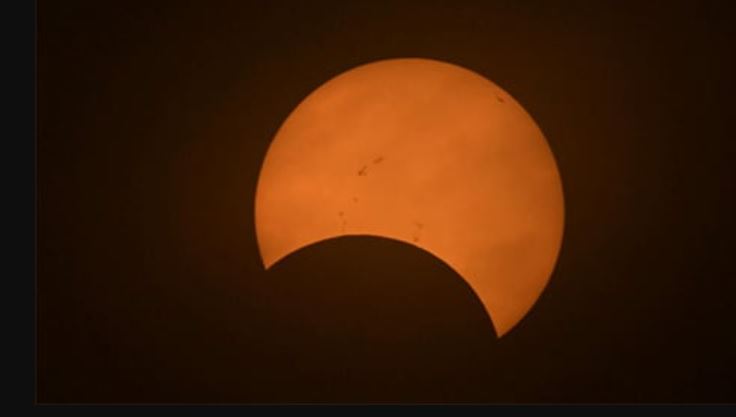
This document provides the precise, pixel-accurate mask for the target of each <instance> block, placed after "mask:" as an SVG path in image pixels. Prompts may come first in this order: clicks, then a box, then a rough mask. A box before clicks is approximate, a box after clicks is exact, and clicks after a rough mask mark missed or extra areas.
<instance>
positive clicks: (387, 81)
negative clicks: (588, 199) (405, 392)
mask: <svg viewBox="0 0 736 417" xmlns="http://www.w3.org/2000/svg"><path fill="white" fill-rule="evenodd" d="M563 220H564V208H563V194H562V185H561V181H560V176H559V173H558V170H557V165H556V163H555V160H554V157H553V155H552V152H551V150H550V148H549V146H548V144H547V141H546V140H545V138H544V136H543V134H542V132H541V131H540V129H539V128H538V127H537V125H536V123H535V122H534V120H533V119H532V118H531V117H530V116H529V114H527V112H526V111H525V110H524V109H523V108H522V107H521V106H520V105H519V103H517V102H516V100H514V99H513V98H512V97H511V96H510V95H509V94H508V93H507V92H505V91H504V90H502V89H501V88H499V87H498V86H497V85H495V84H494V83H492V82H491V81H489V80H487V79H485V78H483V77H481V76H480V75H478V74H476V73H474V72H472V71H469V70H467V69H464V68H462V67H458V66H456V65H452V64H448V63H444V62H439V61H434V60H428V59H413V58H412V59H391V60H385V61H378V62H374V63H370V64H367V65H363V66H360V67H357V68H354V69H352V70H349V71H347V72H345V73H343V74H341V75H339V76H337V77H335V78H333V79H332V80H330V81H328V82H326V83H325V84H323V85H322V86H321V87H319V88H318V89H317V90H315V91H314V92H313V93H312V94H310V95H309V96H308V97H307V98H306V99H304V101H302V102H301V103H300V104H299V105H298V106H297V107H296V109H295V110H294V111H293V112H292V113H291V114H290V115H289V117H288V118H287V119H286V121H285V122H284V123H283V125H282V126H281V128H280V129H279V131H278V132H277V134H276V136H275V138H274V139H273V142H272V143H271V145H270V148H269V149H268V152H267V154H266V157H265V160H264V162H263V166H262V168H261V173H260V177H259V180H258V186H257V191H256V199H255V222H256V224H255V225H256V233H257V239H258V245H259V249H260V251H261V256H262V259H263V263H264V266H265V267H266V268H269V267H270V266H271V265H273V264H274V263H275V262H277V261H278V260H279V259H281V258H283V257H284V256H286V255H288V254H289V253H291V252H293V251H296V250H298V249H299V248H302V247H304V246H307V245H310V244H312V243H315V242H318V241H321V240H325V239H330V238H333V237H337V236H344V235H375V236H383V237H387V238H392V239H397V240H401V241H404V242H407V243H409V244H412V245H415V246H417V247H419V248H421V249H424V250H426V251H428V252H430V253H432V254H433V255H435V256H436V257H438V258H440V259H442V260H443V261H445V262H446V263H447V264H448V265H450V266H451V267H452V268H453V269H454V270H455V271H456V272H457V273H458V274H459V275H460V276H462V277H463V278H464V279H465V280H466V281H467V282H468V284H469V285H470V286H471V287H472V288H473V290H474V291H475V292H476V294H477V295H478V297H479V298H480V300H481V301H482V303H483V305H484V306H485V308H486V310H487V311H488V313H489V315H490V317H491V320H492V322H493V324H494V327H495V330H496V334H498V335H499V336H502V335H503V334H505V333H507V332H508V331H509V330H510V329H511V328H512V327H513V326H514V325H515V324H516V323H518V322H519V320H521V318H522V317H523V316H524V315H525V314H526V313H527V312H528V311H529V309H530V308H531V307H532V305H533V304H534V302H535V301H536V300H537V299H538V297H539V295H540V294H541V292H542V290H543V289H544V287H545V285H546V284H547V281H548V280H549V278H550V275H551V273H552V271H553V269H554V265H555V262H556V260H557V256H558V253H559V249H560V245H561V241H562V231H563Z"/></svg>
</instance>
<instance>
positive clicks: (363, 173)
mask: <svg viewBox="0 0 736 417" xmlns="http://www.w3.org/2000/svg"><path fill="white" fill-rule="evenodd" d="M367 174H368V167H367V166H365V165H363V168H361V169H360V171H358V176H359V177H365V176H366V175H367Z"/></svg>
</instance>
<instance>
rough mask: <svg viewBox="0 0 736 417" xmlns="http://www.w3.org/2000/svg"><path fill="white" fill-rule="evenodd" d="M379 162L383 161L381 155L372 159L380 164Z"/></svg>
mask: <svg viewBox="0 0 736 417" xmlns="http://www.w3.org/2000/svg"><path fill="white" fill-rule="evenodd" d="M381 162H383V157H382V156H379V157H378V158H376V159H374V160H373V163H374V164H380V163H381Z"/></svg>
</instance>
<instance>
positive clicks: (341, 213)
mask: <svg viewBox="0 0 736 417" xmlns="http://www.w3.org/2000/svg"><path fill="white" fill-rule="evenodd" d="M344 214H345V213H343V212H342V211H341V212H338V213H337V215H338V216H340V217H342V216H343V215H344Z"/></svg>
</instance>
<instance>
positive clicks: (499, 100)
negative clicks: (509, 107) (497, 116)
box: [496, 94, 506, 103]
mask: <svg viewBox="0 0 736 417" xmlns="http://www.w3.org/2000/svg"><path fill="white" fill-rule="evenodd" d="M496 100H498V102H499V103H505V102H506V100H504V99H503V97H501V96H499V95H498V94H496Z"/></svg>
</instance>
